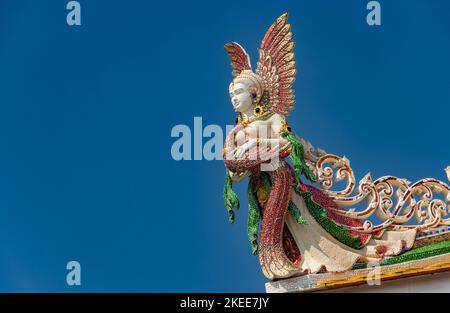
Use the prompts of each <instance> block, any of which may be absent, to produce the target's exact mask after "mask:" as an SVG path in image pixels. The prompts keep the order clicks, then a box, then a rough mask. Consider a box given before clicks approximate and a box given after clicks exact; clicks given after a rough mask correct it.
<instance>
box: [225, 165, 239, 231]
mask: <svg viewBox="0 0 450 313" xmlns="http://www.w3.org/2000/svg"><path fill="white" fill-rule="evenodd" d="M223 200H224V201H225V206H226V208H227V211H228V215H229V220H230V223H231V224H233V223H234V211H233V208H236V210H239V199H238V197H237V195H236V194H235V193H234V191H233V181H232V179H231V175H230V172H229V171H228V169H227V173H226V180H225V186H224V187H223Z"/></svg>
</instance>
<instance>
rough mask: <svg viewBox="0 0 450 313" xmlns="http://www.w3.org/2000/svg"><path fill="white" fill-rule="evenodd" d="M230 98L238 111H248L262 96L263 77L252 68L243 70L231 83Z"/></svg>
mask: <svg viewBox="0 0 450 313" xmlns="http://www.w3.org/2000/svg"><path fill="white" fill-rule="evenodd" d="M229 91H230V98H231V103H232V104H233V108H234V110H235V111H236V112H240V113H244V112H248V111H249V110H250V109H251V108H252V107H253V106H254V105H257V104H258V103H259V102H260V100H261V96H262V92H263V84H262V79H261V78H260V77H259V76H258V75H256V74H255V73H253V72H252V71H251V70H243V71H242V72H241V73H240V74H239V75H238V76H236V78H235V79H233V81H232V82H231V84H230V88H229Z"/></svg>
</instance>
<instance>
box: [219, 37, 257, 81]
mask: <svg viewBox="0 0 450 313" xmlns="http://www.w3.org/2000/svg"><path fill="white" fill-rule="evenodd" d="M224 48H225V51H226V52H227V53H228V58H229V59H230V61H231V68H232V69H233V77H236V76H238V75H239V74H240V73H241V72H242V71H243V70H251V69H252V66H251V63H250V56H249V55H248V53H247V52H245V50H244V48H242V46H241V45H240V44H238V43H237V42H229V43H227V44H225V45H224Z"/></svg>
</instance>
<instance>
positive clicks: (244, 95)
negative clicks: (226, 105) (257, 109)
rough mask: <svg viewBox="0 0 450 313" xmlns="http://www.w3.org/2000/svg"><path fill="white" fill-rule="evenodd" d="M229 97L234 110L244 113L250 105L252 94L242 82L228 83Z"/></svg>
mask: <svg viewBox="0 0 450 313" xmlns="http://www.w3.org/2000/svg"><path fill="white" fill-rule="evenodd" d="M230 98H231V103H232V104H233V108H234V110H235V111H236V112H240V113H245V112H247V111H248V110H249V109H250V108H251V107H252V104H253V98H252V95H251V94H250V91H249V90H248V87H247V86H246V85H244V84H242V83H236V84H233V83H232V84H231V85H230Z"/></svg>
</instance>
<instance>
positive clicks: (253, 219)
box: [247, 176, 260, 255]
mask: <svg viewBox="0 0 450 313" xmlns="http://www.w3.org/2000/svg"><path fill="white" fill-rule="evenodd" d="M254 182H255V178H254V177H253V176H252V177H251V178H250V181H249V183H248V189H247V195H248V221H247V234H248V240H249V242H250V246H251V247H252V253H253V255H256V254H257V253H258V229H259V219H260V216H259V205H258V200H257V199H256V196H255V193H254V192H253V186H254Z"/></svg>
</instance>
